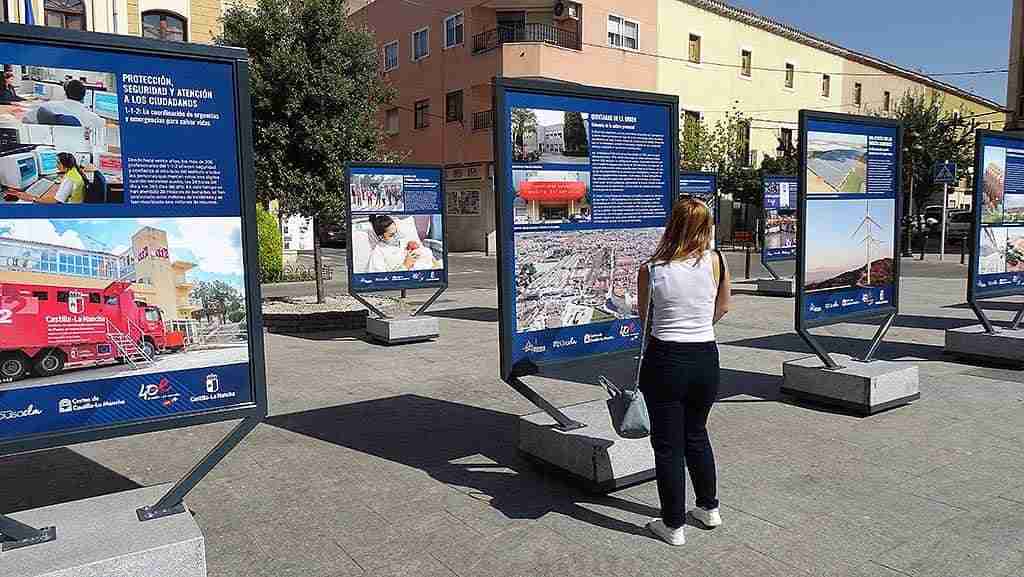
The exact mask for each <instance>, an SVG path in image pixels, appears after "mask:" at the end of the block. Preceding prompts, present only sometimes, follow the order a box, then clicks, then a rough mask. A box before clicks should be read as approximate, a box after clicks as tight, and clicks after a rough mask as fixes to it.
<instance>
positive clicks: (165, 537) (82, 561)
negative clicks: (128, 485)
mask: <svg viewBox="0 0 1024 577" xmlns="http://www.w3.org/2000/svg"><path fill="white" fill-rule="evenodd" d="M170 487H171V486H170V485H162V486H155V487H147V488H144V489H136V490H134V491H125V492H122V493H114V494H112V495H104V496H102V497H94V498H92V499H85V500H82V501H75V502H72V503H62V504H60V505H54V506H51V507H43V508H41V509H33V510H31V511H22V512H21V513H14V514H11V515H8V517H10V518H12V519H14V520H16V521H20V522H22V523H25V524H27V525H30V526H32V527H37V528H40V527H48V526H55V527H56V528H57V539H56V540H55V541H50V542H48V543H43V544H41V545H33V546H30V547H24V548H21V549H14V550H12V551H7V552H5V553H3V554H2V555H0V575H3V576H4V577H140V576H142V575H145V576H146V577H206V547H205V544H204V542H203V534H202V533H201V532H200V531H199V525H197V524H196V522H195V520H194V519H193V518H192V515H191V514H190V513H183V514H180V515H171V516H169V517H164V518H162V519H155V520H153V521H146V522H144V523H143V522H141V521H139V518H138V517H137V516H136V513H135V511H136V510H137V509H139V508H140V507H145V506H147V505H152V504H154V503H156V502H157V501H158V500H159V499H160V497H162V496H163V495H164V493H166V492H167V490H168V489H170Z"/></svg>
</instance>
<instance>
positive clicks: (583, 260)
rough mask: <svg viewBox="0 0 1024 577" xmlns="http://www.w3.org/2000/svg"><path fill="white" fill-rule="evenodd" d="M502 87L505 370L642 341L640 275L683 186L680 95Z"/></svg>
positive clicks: (526, 369) (523, 370) (513, 372)
mask: <svg viewBox="0 0 1024 577" xmlns="http://www.w3.org/2000/svg"><path fill="white" fill-rule="evenodd" d="M500 88H501V89H500V90H499V94H498V95H497V100H498V104H499V105H498V107H497V108H496V111H497V114H498V115H500V117H501V118H499V119H498V120H499V122H498V124H497V126H498V131H499V132H498V133H497V134H496V137H495V138H496V149H497V150H498V151H499V155H500V156H499V158H498V161H499V162H498V166H497V168H496V172H497V176H498V178H497V182H498V186H499V190H498V195H499V203H500V204H499V215H498V219H499V235H500V241H499V242H500V250H501V263H500V275H499V277H500V284H501V286H500V293H501V336H502V339H501V340H502V376H503V377H505V378H509V377H514V376H518V375H523V374H529V373H531V372H534V371H535V370H536V369H537V367H539V366H541V365H544V364H549V363H557V362H568V361H572V360H574V359H579V358H583V357H587V356H592V355H598V354H605V353H613V352H618V351H623V350H628V349H633V348H636V347H638V346H639V345H640V332H641V331H640V323H639V318H638V312H637V286H636V283H637V279H636V276H637V270H638V268H639V267H640V265H641V264H642V263H643V262H644V261H646V260H647V259H648V258H650V256H651V255H652V254H653V252H654V249H655V247H656V245H657V243H658V241H659V240H660V238H661V235H662V233H663V230H664V226H665V223H666V220H667V218H668V215H669V212H670V210H671V207H672V204H673V200H674V199H673V196H674V194H675V188H676V184H677V182H673V180H674V179H676V178H677V176H676V175H677V174H678V173H677V168H676V164H677V163H676V158H677V154H678V151H677V150H676V144H675V143H676V138H677V136H676V135H675V134H674V130H675V129H674V128H673V127H674V126H675V118H676V109H677V107H678V105H677V103H676V101H675V99H673V98H671V97H663V96H658V95H640V94H637V93H622V92H616V91H610V90H597V89H591V90H580V91H577V90H575V88H574V89H573V91H572V92H571V93H568V92H566V91H565V89H564V87H563V88H561V89H559V88H558V87H557V86H556V85H552V84H549V83H530V82H520V83H504V84H503V85H502V86H501V87H500ZM702 186H704V187H707V183H706V182H705V183H704V184H703V185H702Z"/></svg>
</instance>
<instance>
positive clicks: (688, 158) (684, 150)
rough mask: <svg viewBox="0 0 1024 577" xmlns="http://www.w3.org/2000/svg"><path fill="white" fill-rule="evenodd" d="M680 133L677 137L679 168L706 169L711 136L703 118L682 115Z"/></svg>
mask: <svg viewBox="0 0 1024 577" xmlns="http://www.w3.org/2000/svg"><path fill="white" fill-rule="evenodd" d="M682 125H683V127H682V129H681V130H680V132H682V134H681V135H680V137H679V168H681V169H682V170H684V171H691V172H692V171H701V170H707V169H708V168H709V167H710V165H711V164H713V163H712V162H711V157H710V155H709V150H710V143H709V139H710V137H711V134H710V132H709V131H708V128H707V125H705V124H704V121H703V120H700V119H698V118H694V117H691V116H687V114H686V113H685V112H684V113H683V115H682Z"/></svg>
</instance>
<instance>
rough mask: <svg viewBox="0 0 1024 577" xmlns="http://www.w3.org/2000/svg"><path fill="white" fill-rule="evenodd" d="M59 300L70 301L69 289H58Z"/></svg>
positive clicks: (60, 301)
mask: <svg viewBox="0 0 1024 577" xmlns="http://www.w3.org/2000/svg"><path fill="white" fill-rule="evenodd" d="M57 302H59V303H66V302H68V291H57Z"/></svg>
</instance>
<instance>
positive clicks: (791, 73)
mask: <svg viewBox="0 0 1024 577" xmlns="http://www.w3.org/2000/svg"><path fill="white" fill-rule="evenodd" d="M795 84H796V66H794V65H793V64H791V63H789V62H787V63H786V88H793V86H794V85H795Z"/></svg>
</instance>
